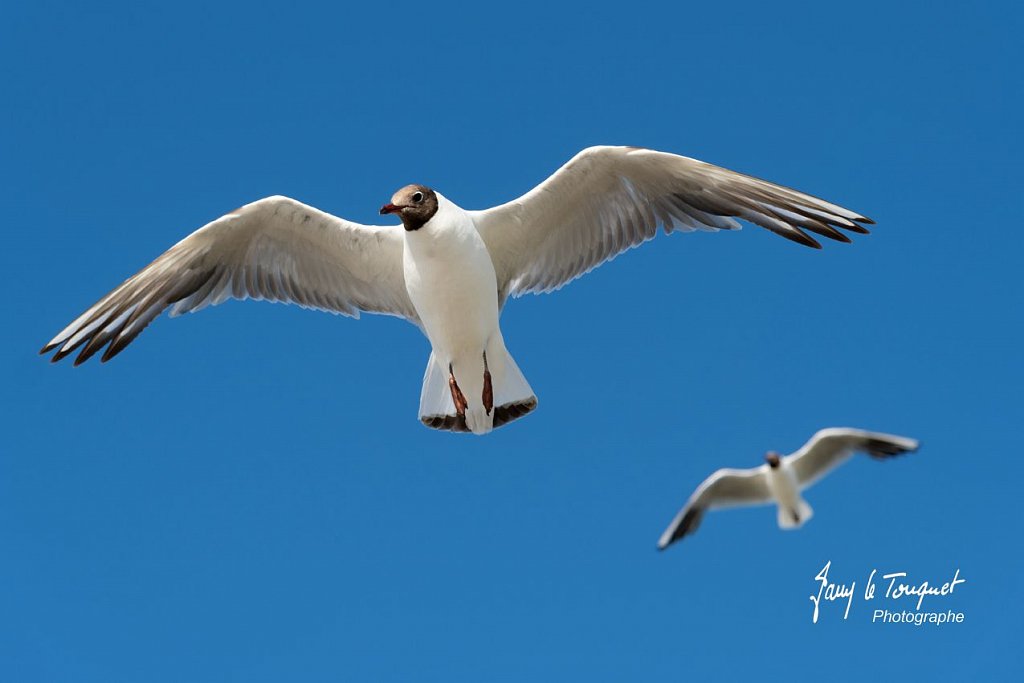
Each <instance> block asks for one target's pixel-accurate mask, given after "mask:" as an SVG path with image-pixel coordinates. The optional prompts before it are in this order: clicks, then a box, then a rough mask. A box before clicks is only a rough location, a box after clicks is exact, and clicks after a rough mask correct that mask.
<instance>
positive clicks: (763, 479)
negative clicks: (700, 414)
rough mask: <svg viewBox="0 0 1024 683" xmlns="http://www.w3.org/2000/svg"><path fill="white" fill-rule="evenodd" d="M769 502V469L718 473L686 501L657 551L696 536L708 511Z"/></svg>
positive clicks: (770, 496) (765, 466) (770, 499)
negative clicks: (692, 535) (687, 537)
mask: <svg viewBox="0 0 1024 683" xmlns="http://www.w3.org/2000/svg"><path fill="white" fill-rule="evenodd" d="M772 500H774V499H773V498H772V493H771V490H770V489H769V488H768V465H761V466H760V467H754V468H753V469H749V470H735V469H721V470H718V471H717V472H715V473H714V474H712V475H711V476H710V477H708V478H707V479H705V480H704V483H702V484H701V485H700V486H698V487H697V490H696V491H694V492H693V495H692V496H690V499H689V500H688V501H686V505H684V506H683V509H682V510H680V511H679V513H678V514H677V515H676V517H675V519H673V520H672V523H671V524H669V525H668V528H667V529H665V533H663V534H662V535H661V539H660V540H659V541H658V549H659V550H664V549H665V548H667V547H669V546H670V545H672V544H673V543H675V542H676V541H678V540H679V539H680V538H682V537H683V536H688V535H690V534H692V533H693V532H695V531H696V530H697V527H699V526H700V522H701V520H702V519H703V518H704V513H705V511H707V510H717V509H720V508H730V507H741V506H746V505H763V504H765V503H770V502H771V501H772Z"/></svg>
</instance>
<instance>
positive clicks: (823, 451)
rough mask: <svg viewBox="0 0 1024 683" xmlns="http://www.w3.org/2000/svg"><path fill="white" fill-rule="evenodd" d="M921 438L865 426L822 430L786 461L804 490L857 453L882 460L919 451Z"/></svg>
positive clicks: (784, 459)
mask: <svg viewBox="0 0 1024 683" xmlns="http://www.w3.org/2000/svg"><path fill="white" fill-rule="evenodd" d="M918 445H919V444H918V441H917V440H916V439H911V438H908V437H905V436H895V435H893V434H882V433H880V432H867V431H864V430H863V429H850V428H847V427H832V428H830V429H822V430H821V431H820V432H818V433H817V434H815V435H814V436H812V437H811V440H810V441H808V442H807V443H806V444H804V446H803V447H802V448H801V449H800V450H798V451H797V452H796V453H793V454H792V455H787V456H786V457H785V458H783V461H784V462H786V463H788V464H789V466H790V467H792V468H793V471H794V473H795V474H796V478H797V483H798V484H799V485H800V488H801V489H805V488H807V487H808V486H812V485H813V484H815V483H816V482H817V481H818V480H819V479H821V478H822V477H824V476H825V475H826V474H828V473H829V472H831V471H832V470H833V469H835V468H836V467H838V466H839V465H841V464H842V463H844V462H846V460H847V459H849V457H850V456H851V455H853V454H854V453H856V452H858V451H859V452H861V453H867V454H868V455H870V456H871V457H872V458H875V459H878V460H881V459H885V458H891V457H893V456H896V455H903V454H904V453H909V452H912V451H916V450H917V447H918Z"/></svg>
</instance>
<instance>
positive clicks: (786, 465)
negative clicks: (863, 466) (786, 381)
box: [658, 427, 919, 550]
mask: <svg viewBox="0 0 1024 683" xmlns="http://www.w3.org/2000/svg"><path fill="white" fill-rule="evenodd" d="M918 445H919V444H918V442H917V441H916V440H915V439H911V438H908V437H905V436H894V435H892V434H882V433H879V432H866V431H864V430H862V429H851V428H848V427H832V428H830V429H822V430H821V431H819V432H818V433H817V434H815V435H814V436H812V437H811V440H810V441H808V442H807V443H805V444H804V445H803V447H802V448H801V449H800V450H798V451H797V452H796V453H793V454H791V455H786V456H780V455H779V454H778V453H776V452H774V451H768V453H767V454H766V455H765V456H764V459H765V464H763V465H761V466H760V467H754V468H751V469H749V470H736V469H729V468H724V469H720V470H718V471H717V472H715V473H714V474H712V475H711V476H710V477H708V478H707V479H705V480H704V482H703V483H702V484H701V485H700V486H698V487H697V490H696V491H694V492H693V495H692V496H690V499H689V500H688V501H686V505H684V506H683V509H682V510H680V511H679V514H677V515H676V517H675V519H673V520H672V523H671V524H669V525H668V528H667V529H665V533H663V534H662V535H661V539H660V540H659V541H658V549H659V550H664V549H665V548H667V547H669V546H670V545H672V544H673V543H675V542H676V541H678V540H679V539H681V538H683V537H684V536H689V535H690V534H692V533H693V532H695V531H696V530H697V527H698V526H700V522H701V519H703V517H704V513H705V512H706V511H708V510H719V509H724V508H731V507H742V506H747V505H766V504H770V503H773V502H774V503H776V504H777V505H778V520H779V527H780V528H782V529H797V528H799V527H801V526H803V524H804V523H805V522H806V521H807V520H809V519H810V518H811V517H812V516H813V515H814V510H812V509H811V506H810V505H808V504H807V501H806V500H804V499H803V497H802V496H801V495H800V494H801V492H802V491H804V490H805V489H808V488H810V487H811V486H813V485H814V484H816V483H817V482H818V481H819V480H820V479H822V478H823V477H824V476H825V475H826V474H828V473H829V472H831V471H832V470H834V469H835V468H837V467H839V466H840V465H842V464H843V463H844V462H846V461H847V460H848V459H849V458H850V456H852V455H853V454H854V453H856V452H861V453H867V454H868V455H870V456H871V457H872V458H874V459H876V460H885V459H887V458H891V457H893V456H897V455H903V454H904V453H910V452H913V451H916V450H917V447H918Z"/></svg>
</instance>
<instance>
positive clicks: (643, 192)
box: [470, 147, 873, 301]
mask: <svg viewBox="0 0 1024 683" xmlns="http://www.w3.org/2000/svg"><path fill="white" fill-rule="evenodd" d="M470 213H471V215H472V216H473V219H474V221H475V223H476V225H477V229H478V230H479V232H480V235H481V236H482V237H483V240H484V242H485V243H486V244H487V248H488V250H489V251H490V253H491V258H492V260H493V261H494V267H495V271H496V272H497V275H498V288H499V291H500V295H501V300H502V301H503V300H504V298H505V296H507V295H508V294H511V295H513V296H519V295H522V294H525V293H526V292H533V293H540V292H549V291H552V290H555V289H558V288H559V287H561V286H562V285H564V284H566V283H567V282H570V281H571V280H573V279H575V278H577V277H579V276H581V275H583V274H584V273H587V272H588V271H590V270H591V269H593V268H595V267H597V266H598V265H600V264H602V263H604V262H605V261H607V260H608V259H611V258H613V257H614V256H616V255H617V254H619V253H621V252H623V251H625V250H626V249H629V248H631V247H635V246H637V245H638V244H640V243H642V242H644V241H646V240H649V239H651V238H653V237H654V235H655V234H656V233H657V230H658V226H661V227H662V228H663V229H664V230H665V232H666V233H671V232H673V231H687V232H688V231H692V230H697V229H701V230H718V229H725V230H733V229H736V228H739V223H738V222H737V220H736V219H737V218H742V219H743V220H746V221H749V222H751V223H754V224H756V225H760V226H761V227H764V228H767V229H769V230H771V231H772V232H775V233H777V234H779V235H782V236H783V237H785V238H787V239H791V240H793V241H794V242H799V243H800V244H804V245H806V246H810V247H815V248H820V246H821V245H820V244H818V242H817V241H816V240H815V239H814V238H813V237H811V236H809V235H808V234H807V232H805V231H810V232H813V233H816V234H818V235H822V236H824V237H828V238H831V239H834V240H839V241H842V242H849V241H850V239H849V237H847V236H846V235H845V234H844V233H842V232H840V231H839V230H837V229H836V228H842V229H844V230H849V231H851V232H858V233H866V232H867V229H866V228H864V227H863V226H862V225H860V224H861V223H872V222H873V221H871V220H870V219H869V218H865V217H864V216H861V215H860V214H857V213H854V212H853V211H849V210H848V209H844V208H842V207H840V206H836V205H835V204H832V203H830V202H826V201H824V200H821V199H818V198H816V197H812V196H811V195H808V194H804V193H802V192H797V191H796V190H791V189H789V188H786V187H782V186H781V185H775V184H773V183H769V182H766V181H764V180H759V179H757V178H754V177H751V176H748V175H743V174H741V173H736V172H734V171H729V170H727V169H724V168H720V167H718V166H713V165H711V164H706V163H704V162H702V161H697V160H696V159H690V158H687V157H682V156H677V155H675V154H667V153H665V152H657V151H654V150H649V149H640V148H636V147H590V148H587V149H585V150H583V151H582V152H580V153H579V154H577V155H576V156H575V157H573V158H572V159H571V160H570V161H569V162H568V163H567V164H565V165H564V166H562V168H560V169H559V170H558V171H556V172H555V174H554V175H552V176H551V177H550V178H548V179H547V180H545V181H544V182H542V183H541V184H540V185H538V186H537V187H535V188H533V189H532V190H530V191H529V192H527V193H526V194H525V195H523V196H522V197H519V198H518V199H516V200H513V201H511V202H509V203H507V204H502V205H500V206H496V207H494V208H491V209H487V210H485V211H474V212H470Z"/></svg>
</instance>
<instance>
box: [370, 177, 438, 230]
mask: <svg viewBox="0 0 1024 683" xmlns="http://www.w3.org/2000/svg"><path fill="white" fill-rule="evenodd" d="M380 213H381V215H384V214H386V213H393V214H397V215H398V217H399V218H401V219H402V225H404V226H405V229H406V230H409V231H412V230H419V229H420V228H422V227H423V226H424V224H426V222H427V221H429V220H430V219H431V218H433V217H434V214H435V213H437V193H436V192H434V191H433V190H431V189H430V188H429V187H427V186H425V185H406V186H405V187H403V188H402V189H401V190H399V191H398V192H396V193H395V196H393V197H392V198H391V202H390V203H389V204H385V205H384V206H382V207H380Z"/></svg>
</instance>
